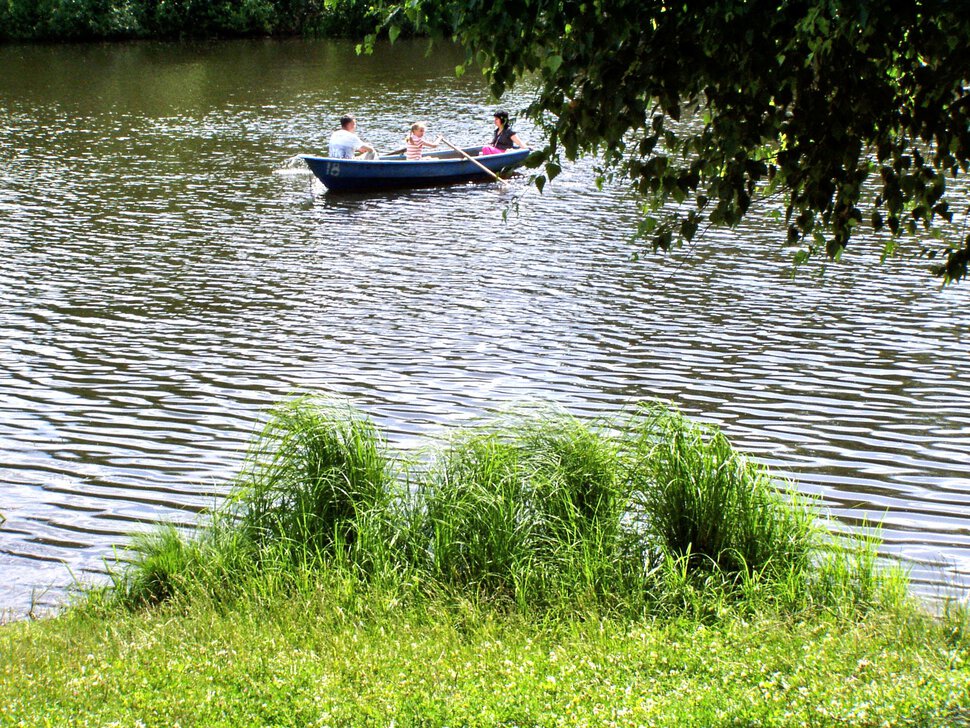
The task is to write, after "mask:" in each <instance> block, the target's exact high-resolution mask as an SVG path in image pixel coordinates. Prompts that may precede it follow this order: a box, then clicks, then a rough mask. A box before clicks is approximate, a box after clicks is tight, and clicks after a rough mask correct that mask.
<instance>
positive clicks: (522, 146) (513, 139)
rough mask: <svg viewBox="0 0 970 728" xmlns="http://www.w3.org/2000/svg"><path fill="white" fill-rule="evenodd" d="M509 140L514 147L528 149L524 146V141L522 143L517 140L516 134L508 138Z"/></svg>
mask: <svg viewBox="0 0 970 728" xmlns="http://www.w3.org/2000/svg"><path fill="white" fill-rule="evenodd" d="M509 139H511V140H512V143H513V144H514V145H515V146H517V147H521V148H522V149H528V148H529V147H528V145H526V143H525V142H524V141H522V140H521V139H519V135H518V134H513V135H512V136H510V137H509Z"/></svg>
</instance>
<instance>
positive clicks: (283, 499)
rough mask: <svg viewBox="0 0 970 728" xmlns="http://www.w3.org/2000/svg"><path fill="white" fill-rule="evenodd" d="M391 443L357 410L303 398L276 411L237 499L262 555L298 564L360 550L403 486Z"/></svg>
mask: <svg viewBox="0 0 970 728" xmlns="http://www.w3.org/2000/svg"><path fill="white" fill-rule="evenodd" d="M391 467H392V466H391V462H390V460H389V457H388V455H387V450H386V443H385V441H384V438H383V436H382V435H381V433H380V432H379V431H378V430H377V428H376V427H375V425H374V424H373V423H372V422H371V421H370V420H369V419H367V418H366V417H363V416H362V415H361V414H360V413H358V412H357V411H356V410H353V409H352V408H350V407H348V406H346V405H343V404H338V403H334V402H330V401H327V400H321V399H319V398H313V397H301V398H299V399H296V400H293V401H291V402H288V403H285V404H283V405H281V406H279V407H277V408H276V410H275V411H274V412H273V415H272V417H271V418H270V420H269V422H268V423H267V425H266V426H265V427H264V429H263V431H262V432H261V433H260V435H259V437H258V438H257V439H256V441H255V445H254V447H253V448H252V449H251V450H250V453H249V458H248V461H247V465H246V467H245V468H244V470H243V472H242V474H241V475H240V478H239V480H238V482H237V486H236V488H235V490H234V491H233V494H232V496H231V498H230V508H232V509H233V510H234V512H235V514H236V515H237V516H238V524H237V528H238V529H239V530H240V531H242V533H243V536H244V540H246V541H248V542H249V543H251V544H252V545H253V546H254V547H255V549H256V551H257V552H265V551H267V550H268V549H271V548H273V547H276V546H283V547H285V548H286V549H288V550H290V551H291V552H292V554H293V556H294V557H295V558H297V559H302V558H303V557H304V554H305V553H307V552H309V553H310V554H312V555H319V556H333V555H334V553H335V550H336V549H338V548H352V547H354V546H355V544H356V543H357V542H358V541H359V540H360V539H361V538H364V537H367V536H369V535H370V534H367V533H365V531H366V530H367V528H379V527H380V525H381V524H382V518H381V517H382V516H384V515H385V514H387V513H388V512H389V510H390V504H391V501H392V499H393V498H394V493H393V492H392V486H393V484H394V482H395V479H394V476H393V474H392V470H391Z"/></svg>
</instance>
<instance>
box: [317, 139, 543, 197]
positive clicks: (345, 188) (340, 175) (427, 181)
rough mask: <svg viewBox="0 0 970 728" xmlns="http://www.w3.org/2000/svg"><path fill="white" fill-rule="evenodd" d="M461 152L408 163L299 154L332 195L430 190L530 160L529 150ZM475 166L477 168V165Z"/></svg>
mask: <svg viewBox="0 0 970 728" xmlns="http://www.w3.org/2000/svg"><path fill="white" fill-rule="evenodd" d="M462 151H463V152H464V153H465V154H467V155H468V156H470V157H474V161H472V160H470V159H467V158H466V157H465V156H464V155H463V154H462V153H461V152H458V151H454V150H446V151H441V152H432V153H430V154H425V155H424V157H422V158H421V159H419V160H409V159H406V158H405V157H404V154H403V153H402V154H388V155H384V156H381V157H378V158H377V159H335V158H333V157H315V156H313V155H310V154H301V155H299V156H300V158H301V159H302V160H303V161H304V162H306V164H307V166H308V167H309V168H310V170H311V171H312V172H313V174H315V175H316V176H317V179H319V180H320V181H321V182H323V184H324V185H326V187H327V189H329V190H331V191H334V192H366V191H370V190H388V189H395V188H401V187H430V186H434V185H451V184H460V183H463V182H480V181H486V180H489V179H492V177H491V175H490V174H488V172H485V171H484V170H483V169H482V168H481V167H480V166H479V165H482V166H484V167H486V168H488V170H490V171H491V172H492V173H494V174H502V173H507V172H510V171H512V170H513V169H515V168H516V167H518V166H520V165H521V164H522V163H523V162H524V161H525V158H526V157H528V156H529V150H528V149H510V150H509V151H507V152H503V153H502V154H487V155H485V156H478V155H479V154H480V153H481V151H482V148H481V147H466V148H465V149H463V150H462ZM476 162H477V163H478V164H476Z"/></svg>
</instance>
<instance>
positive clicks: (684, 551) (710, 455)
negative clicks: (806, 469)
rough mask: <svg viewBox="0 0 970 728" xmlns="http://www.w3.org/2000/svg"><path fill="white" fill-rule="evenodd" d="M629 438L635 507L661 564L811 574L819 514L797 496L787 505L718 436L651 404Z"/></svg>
mask: <svg viewBox="0 0 970 728" xmlns="http://www.w3.org/2000/svg"><path fill="white" fill-rule="evenodd" d="M627 432H628V438H629V441H630V442H629V444H630V451H629V454H628V457H629V460H628V466H627V467H628V468H629V474H630V479H631V481H632V482H633V488H634V490H635V493H636V497H635V500H636V502H637V503H638V504H639V506H640V507H642V509H643V515H644V517H645V519H646V521H647V522H648V524H649V531H650V533H651V534H652V536H653V539H654V547H655V549H657V550H658V551H659V552H660V555H661V556H662V557H664V558H672V559H675V560H681V559H686V560H687V566H688V567H689V568H690V569H691V570H696V569H700V570H716V571H718V572H720V573H721V574H724V575H726V576H728V577H733V576H743V577H750V576H752V575H760V576H773V577H777V578H782V577H785V576H786V575H789V574H791V573H793V572H794V573H797V574H806V573H807V572H808V571H809V570H810V569H811V566H812V554H813V551H814V549H815V548H816V547H817V545H818V538H819V535H820V531H819V529H818V527H817V525H816V524H817V521H816V518H815V514H814V513H813V511H812V510H811V508H810V507H809V506H808V504H807V503H805V502H804V500H803V499H801V498H797V497H795V496H794V494H791V493H789V494H788V497H787V498H784V497H783V496H782V494H781V493H780V492H779V491H778V490H777V489H776V487H775V485H774V483H773V482H772V479H771V477H770V476H769V475H768V473H767V471H766V470H765V469H764V468H763V467H762V466H760V465H758V464H756V463H753V462H751V461H750V460H748V459H747V458H746V457H744V456H743V455H742V454H740V453H738V452H737V451H736V450H735V449H734V448H733V447H732V446H731V444H730V442H728V440H727V438H726V437H725V436H724V434H723V433H722V432H720V431H719V430H718V429H716V428H714V427H709V426H705V425H701V424H698V423H695V422H692V421H690V420H689V419H687V418H686V417H684V416H683V415H682V414H680V413H679V412H676V411H674V410H670V409H668V408H665V407H662V406H657V405H652V406H646V407H644V408H642V409H641V410H640V411H639V413H638V414H637V415H636V416H635V417H633V418H632V419H631V423H630V426H629V427H628V430H627Z"/></svg>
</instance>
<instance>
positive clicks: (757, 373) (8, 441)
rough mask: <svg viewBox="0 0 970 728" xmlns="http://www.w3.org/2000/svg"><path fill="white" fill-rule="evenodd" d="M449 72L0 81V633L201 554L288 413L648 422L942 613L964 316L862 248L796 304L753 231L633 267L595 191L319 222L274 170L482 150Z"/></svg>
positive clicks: (173, 49)
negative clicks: (625, 411)
mask: <svg viewBox="0 0 970 728" xmlns="http://www.w3.org/2000/svg"><path fill="white" fill-rule="evenodd" d="M460 60H461V57H460V56H459V55H457V54H456V53H454V52H452V51H450V50H447V49H445V50H442V49H439V50H437V51H436V52H434V53H433V54H431V55H430V56H426V55H425V45H424V44H423V43H402V44H398V45H396V46H395V47H393V48H385V49H382V50H381V51H379V52H378V54H377V55H375V56H373V57H363V58H362V57H358V56H356V55H355V54H354V52H353V46H352V44H348V43H334V42H303V41H288V42H275V41H274V42H263V41H254V42H231V43H214V44H200V45H188V46H180V45H170V44H150V43H145V44H123V45H72V46H64V47H48V46H36V47H20V46H4V47H0V252H2V256H3V265H2V267H0V366H2V370H0V371H2V379H0V513H3V515H4V516H5V517H6V522H5V523H3V524H2V525H0V575H2V576H0V611H2V612H3V613H4V614H6V615H7V616H8V617H10V616H12V617H16V616H22V615H23V614H25V613H26V612H27V611H28V610H31V609H35V610H40V609H45V608H49V607H50V606H52V605H56V604H58V603H61V602H62V601H63V600H64V598H65V589H66V588H67V587H68V586H69V585H70V584H71V583H72V582H73V580H74V579H75V578H77V579H80V580H82V581H98V580H102V579H103V578H104V562H105V560H106V559H110V558H111V557H112V555H113V553H114V552H115V550H116V549H117V548H118V547H121V546H123V545H124V544H126V543H127V542H128V539H129V538H130V536H131V534H132V533H135V532H137V531H141V530H144V529H147V528H150V527H151V524H153V523H157V522H162V521H165V522H175V523H181V524H191V523H193V522H194V520H195V518H196V515H197V513H198V512H199V511H200V510H201V509H204V508H207V507H210V506H212V505H213V504H214V503H216V502H217V501H218V498H219V496H220V494H222V493H224V492H225V490H226V487H227V483H228V482H229V480H230V479H231V477H232V476H233V474H234V473H235V472H236V471H237V470H238V468H239V466H240V463H241V461H242V458H243V455H244V451H245V447H246V444H247V443H248V442H249V440H250V436H251V434H252V432H253V431H254V429H255V428H256V427H258V426H259V424H260V423H261V422H263V421H264V420H265V416H266V411H267V409H268V408H269V407H271V406H272V405H273V404H274V403H278V402H280V401H281V400H282V399H284V398H286V397H288V396H290V395H291V394H293V393H297V392H325V393H330V394H333V395H337V396H340V397H345V398H348V399H349V400H350V401H352V402H353V403H355V404H356V405H357V406H358V407H359V408H360V409H362V410H363V411H365V412H366V413H368V414H369V415H371V416H372V417H373V418H374V419H375V420H376V421H377V422H379V423H380V425H381V426H382V427H383V428H384V429H385V430H386V431H387V433H388V435H389V438H390V440H391V442H392V444H393V445H395V446H396V447H400V448H412V447H415V446H419V445H422V444H425V443H426V442H428V440H429V438H431V437H433V436H436V435H440V434H441V433H443V432H447V431H448V429H449V428H451V427H454V426H456V425H458V424H461V423H465V422H467V421H469V420H470V419H472V418H475V417H477V416H480V415H482V414H487V413H489V412H493V411H495V410H501V409H505V408H507V407H509V406H511V405H514V404H516V403H521V402H536V401H539V402H546V403H554V404H557V405H560V406H562V407H564V408H566V409H568V410H569V411H572V412H574V413H577V414H580V415H599V414H605V413H610V412H614V411H616V410H618V409H620V408H622V407H626V406H629V405H631V404H632V403H634V402H636V401H639V400H645V399H654V398H661V399H664V400H667V401H669V402H672V403H674V404H676V405H677V406H678V407H680V408H681V409H682V410H683V411H685V412H686V413H688V414H690V415H691V416H694V417H696V418H698V419H700V420H704V421H707V422H713V423H717V424H718V425H720V426H721V427H723V428H724V429H725V431H726V432H727V433H728V435H729V436H730V438H731V439H732V441H733V442H734V443H735V445H736V446H737V447H739V448H740V449H743V450H746V451H748V452H750V453H752V454H753V455H755V456H756V457H757V458H758V459H760V460H761V461H763V462H765V463H767V464H768V465H770V466H771V467H772V468H773V469H774V470H775V472H776V473H777V474H778V475H779V477H790V478H794V479H796V480H797V482H798V484H799V487H800V488H801V489H802V490H803V491H805V492H809V493H813V494H817V495H819V496H820V497H821V499H822V501H823V503H824V504H825V505H826V507H827V509H828V510H829V511H830V512H831V514H832V515H833V516H834V517H835V518H836V519H838V520H837V522H838V523H839V524H840V527H848V528H853V527H857V526H858V525H859V524H861V523H864V522H865V521H866V520H869V521H880V522H882V524H883V529H882V535H883V537H884V539H885V542H886V546H885V550H886V553H887V554H888V555H891V556H894V557H898V558H901V559H903V560H904V561H905V562H906V563H907V564H908V565H909V566H911V567H912V569H913V577H914V583H915V585H916V588H917V589H918V590H919V591H921V592H923V593H926V594H928V595H939V594H941V593H943V592H945V591H947V590H951V589H955V590H956V592H957V593H962V594H964V595H965V594H966V588H967V585H968V584H970V382H968V379H967V365H968V344H970V306H968V304H970V284H964V285H963V286H957V287H950V288H947V289H941V288H940V287H939V285H938V283H937V282H936V280H935V279H933V278H932V277H931V276H930V275H929V274H928V273H927V272H926V270H925V268H924V267H923V266H922V265H919V264H915V263H913V262H912V261H903V260H890V261H888V262H886V263H880V262H879V255H878V250H879V246H878V244H877V243H876V242H874V241H866V240H860V241H858V243H857V244H856V245H855V246H854V247H853V249H852V250H850V251H849V252H848V253H847V255H846V256H845V261H846V264H845V265H828V266H821V265H813V266H807V267H805V268H804V269H802V270H801V271H800V272H799V273H798V274H797V275H796V276H795V277H794V278H793V277H792V276H791V265H790V252H788V251H785V250H784V249H783V248H782V242H783V237H784V236H783V231H782V230H781V229H780V228H778V227H777V226H776V225H775V223H772V222H770V221H768V220H766V219H765V218H764V217H759V216H757V215H756V216H754V217H753V218H752V219H751V220H750V221H749V222H748V223H746V225H745V226H744V227H743V228H742V229H739V230H737V231H709V232H707V233H706V234H705V235H704V236H703V238H702V239H701V240H700V241H699V242H697V243H696V244H695V245H694V246H692V247H691V248H689V249H684V250H681V251H678V252H677V253H675V254H672V255H668V256H659V255H646V256H643V257H641V258H640V260H639V261H633V260H631V253H632V252H633V251H634V250H635V246H633V245H632V244H631V242H630V236H631V234H632V231H633V227H634V225H635V221H636V219H637V218H636V216H637V207H636V204H635V202H634V201H633V200H632V199H631V198H630V197H629V196H628V195H627V194H626V193H625V192H624V191H623V190H622V189H620V188H611V187H607V188H606V189H604V190H603V191H597V189H596V187H595V185H594V184H593V180H594V172H593V163H592V162H591V161H583V162H579V163H577V164H575V165H571V166H568V167H567V168H566V170H565V171H564V173H563V175H562V176H561V177H560V178H559V179H557V180H556V182H555V183H554V184H553V185H552V187H551V188H547V189H546V192H545V194H541V195H540V194H539V193H538V192H537V191H536V190H535V189H534V188H532V187H530V186H529V185H528V184H527V181H526V180H525V179H524V178H520V179H517V180H515V181H513V183H512V184H511V186H510V187H511V189H510V190H507V191H506V190H502V189H500V188H499V187H498V186H497V185H494V184H478V185H470V186H460V187H451V188H443V189H431V190H423V191H412V192H403V193H393V194H381V195H357V196H349V197H348V196H344V197H340V196H335V195H330V194H327V193H326V192H325V190H324V188H323V187H322V186H321V185H320V184H319V183H317V182H316V181H315V180H314V179H313V178H312V177H311V176H310V175H309V174H308V173H307V172H306V170H305V169H300V168H294V167H291V166H289V165H287V160H288V159H289V158H291V157H292V156H293V155H295V154H297V153H300V152H311V153H319V152H321V151H323V150H324V149H325V144H326V140H327V138H328V137H329V134H330V132H331V131H332V129H333V128H335V125H336V120H337V118H338V117H339V116H340V114H342V113H344V112H345V111H346V110H353V111H354V112H355V113H356V114H357V116H358V118H359V119H360V125H361V129H360V131H361V134H362V136H363V137H364V138H366V139H368V140H370V141H372V142H373V143H376V145H377V146H378V148H379V149H383V150H388V149H391V148H395V147H399V146H401V142H402V140H403V137H404V134H405V132H406V129H407V127H408V125H409V124H410V122H411V121H412V120H414V119H423V120H426V121H427V122H428V123H429V135H431V136H432V137H433V136H435V135H437V134H439V133H441V134H444V135H445V136H446V137H447V138H449V139H450V140H452V141H454V142H456V143H459V144H463V145H471V144H475V143H479V144H480V143H482V142H483V141H486V140H487V139H488V138H489V136H490V130H491V128H492V127H491V123H492V120H491V111H492V110H493V109H494V108H495V105H494V103H493V102H492V101H491V100H490V99H489V97H488V94H487V91H486V88H485V85H484V83H483V82H482V79H481V77H480V76H479V75H478V74H476V73H473V72H472V73H468V74H466V75H465V76H463V77H461V78H456V77H455V76H454V67H455V65H456V64H457V63H458V62H459V61H460ZM520 94H521V95H519V96H512V97H510V98H508V99H504V100H503V105H505V106H508V107H510V108H512V109H515V108H516V107H518V106H521V105H524V104H525V103H526V102H527V99H528V90H527V89H526V90H523V91H521V92H520ZM519 131H520V132H521V134H522V136H524V137H525V138H526V139H527V140H528V139H530V138H532V139H535V131H534V130H533V129H531V128H530V127H528V125H524V124H523V125H520V128H519ZM506 213H508V214H507V220H506V219H505V218H506Z"/></svg>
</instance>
